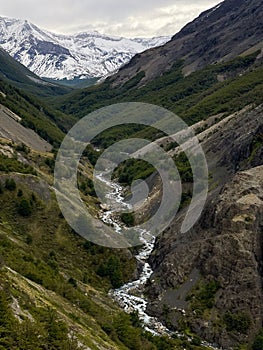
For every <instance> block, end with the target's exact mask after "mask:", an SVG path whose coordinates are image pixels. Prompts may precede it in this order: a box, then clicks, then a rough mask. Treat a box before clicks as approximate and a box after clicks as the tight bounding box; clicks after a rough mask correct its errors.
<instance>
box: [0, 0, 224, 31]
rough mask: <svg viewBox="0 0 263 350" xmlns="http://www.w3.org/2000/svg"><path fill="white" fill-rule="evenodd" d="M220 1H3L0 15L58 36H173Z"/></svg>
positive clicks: (0, 5) (0, 0)
mask: <svg viewBox="0 0 263 350" xmlns="http://www.w3.org/2000/svg"><path fill="white" fill-rule="evenodd" d="M219 2H220V0H196V1H193V0H162V1H160V0H132V1H129V2H128V3H127V2H125V1H124V0H96V1H91V0H73V1H72V0H46V1H45V2H44V1H42V0H41V1H40V0H23V1H21V0H9V1H7V0H0V9H1V10H0V15H1V16H8V17H15V18H21V19H27V20H29V21H30V22H33V23H34V24H36V25H38V26H39V27H41V28H45V29H48V30H51V31H54V32H57V33H76V32H80V31H85V30H91V29H96V30H98V31H99V32H101V33H106V34H110V35H118V36H126V37H152V36H159V35H173V34H175V33H176V32H178V31H179V30H180V29H181V28H182V27H183V26H184V25H185V24H186V23H187V22H189V21H191V20H193V19H194V18H195V17H196V16H198V15H199V14H200V13H201V12H202V11H204V10H206V9H208V8H210V7H213V6H214V5H216V4H218V3H219Z"/></svg>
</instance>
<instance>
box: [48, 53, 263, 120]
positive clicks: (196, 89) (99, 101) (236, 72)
mask: <svg viewBox="0 0 263 350" xmlns="http://www.w3.org/2000/svg"><path fill="white" fill-rule="evenodd" d="M257 55H258V52H257V53H254V54H252V55H250V56H247V57H238V58H236V59H235V60H233V61H230V62H227V63H224V64H215V65H211V66H207V67H206V68H204V69H202V70H200V71H198V72H195V73H192V74H191V75H189V76H186V77H184V76H183V74H182V67H183V64H182V62H177V63H176V64H175V65H174V66H173V68H172V69H171V70H170V71H169V72H167V73H165V74H164V75H163V76H160V77H158V78H156V79H154V80H153V81H151V82H149V83H148V84H146V85H145V86H142V87H140V88H137V84H138V82H139V81H140V80H141V79H142V77H143V73H142V72H141V73H139V74H138V75H137V76H135V77H134V78H133V79H131V80H130V81H128V82H127V83H126V84H124V85H123V86H119V87H117V88H112V86H111V80H110V79H108V80H106V81H105V82H104V83H103V84H101V85H98V86H93V87H91V88H88V89H85V90H80V91H79V92H75V93H71V94H69V95H66V96H63V97H60V98H58V99H56V101H54V103H55V105H56V107H57V108H59V109H60V110H61V111H63V112H65V113H68V114H71V115H74V116H77V117H83V116H84V115H86V114H88V113H89V112H91V111H93V110H95V109H98V108H100V107H103V106H107V105H109V104H113V103H118V102H125V101H129V102H131V101H139V102H147V103H153V104H157V105H159V106H163V107H165V108H167V109H169V110H171V111H173V112H175V113H177V114H178V115H179V116H180V117H183V118H184V119H185V120H186V121H187V122H188V123H189V124H192V123H194V122H197V121H199V120H201V119H206V118H207V117H209V116H211V115H213V114H217V113H219V112H226V113H230V112H232V111H235V110H239V109H241V108H242V107H244V106H245V105H246V104H249V103H260V102H262V101H263V93H262V91H263V66H262V62H261V63H259V62H257V63H256V64H255V62H256V57H257ZM219 101H220V106H219Z"/></svg>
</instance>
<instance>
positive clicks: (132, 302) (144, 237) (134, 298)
mask: <svg viewBox="0 0 263 350" xmlns="http://www.w3.org/2000/svg"><path fill="white" fill-rule="evenodd" d="M97 178H98V179H99V180H100V181H102V182H103V183H104V184H106V185H107V186H108V187H109V192H108V194H107V195H106V198H108V199H110V202H111V204H112V205H111V208H109V210H106V211H104V212H103V213H101V219H102V221H103V222H105V223H106V224H109V225H111V226H113V227H114V229H115V231H116V232H117V233H121V231H122V224H121V223H120V222H118V221H117V219H116V216H115V213H116V211H119V210H120V206H121V207H122V208H123V209H125V208H130V206H129V205H128V204H127V203H125V202H124V198H123V196H122V192H123V188H122V187H121V186H120V185H118V184H117V183H115V182H109V181H107V180H106V179H104V177H103V174H100V175H98V176H97ZM114 204H115V205H116V207H115V205H114ZM116 208H117V209H116ZM138 233H139V237H140V241H141V243H142V245H143V247H142V248H141V249H140V251H139V253H138V255H136V259H137V261H138V262H139V263H140V265H141V266H142V269H141V273H140V275H139V278H138V279H137V280H135V281H132V282H129V283H127V284H124V285H123V286H122V287H120V288H119V289H115V290H111V291H110V295H111V297H112V298H113V299H114V300H116V301H117V302H118V303H119V305H120V306H121V307H122V308H123V309H124V310H125V311H126V312H128V313H131V312H134V311H135V312H138V316H139V319H140V320H141V321H142V323H143V325H144V328H145V329H146V330H147V331H149V332H151V333H152V334H154V335H162V334H171V331H169V330H168V329H167V328H166V327H165V326H164V325H163V324H162V323H161V322H160V321H158V320H157V319H156V318H155V317H152V316H149V315H148V314H147V312H146V308H147V300H146V299H145V297H144V294H143V293H144V287H145V284H146V282H147V281H148V279H149V278H150V276H151V275H152V273H153V271H152V269H151V267H150V265H149V263H148V262H147V261H148V259H149V257H150V255H151V253H152V251H153V248H154V242H155V237H154V236H152V235H151V234H150V233H149V232H147V231H145V230H142V229H139V228H138Z"/></svg>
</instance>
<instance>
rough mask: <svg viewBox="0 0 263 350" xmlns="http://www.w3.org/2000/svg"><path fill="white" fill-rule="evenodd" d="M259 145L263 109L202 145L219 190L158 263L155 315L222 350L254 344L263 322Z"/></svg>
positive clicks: (167, 244) (164, 241) (166, 241)
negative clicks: (186, 329) (191, 226)
mask: <svg viewBox="0 0 263 350" xmlns="http://www.w3.org/2000/svg"><path fill="white" fill-rule="evenodd" d="M260 140H262V107H259V108H257V109H255V110H247V111H243V112H241V113H240V114H238V115H236V117H234V118H233V119H231V120H230V121H229V122H228V123H227V124H226V125H225V126H224V127H222V128H221V129H220V130H218V131H216V132H214V134H213V135H212V136H211V137H210V138H208V139H206V140H204V141H203V147H204V149H205V151H206V153H207V158H208V162H209V170H210V171H211V172H212V174H213V176H214V181H216V183H217V186H216V187H215V188H214V189H213V190H211V191H210V193H209V196H208V200H207V203H206V207H205V209H204V212H203V214H202V216H201V218H200V220H199V221H198V222H197V224H196V225H195V226H194V227H193V228H192V229H191V230H190V231H188V232H187V233H186V234H181V233H180V232H179V229H180V227H181V225H180V222H181V221H182V220H183V217H184V215H185V212H184V211H181V212H179V214H178V215H177V217H176V219H175V221H174V223H173V224H172V226H171V227H170V228H169V229H168V230H166V231H165V232H164V233H163V235H162V236H161V237H160V238H159V239H157V242H156V246H155V250H154V253H153V255H152V257H151V265H152V268H153V270H154V273H153V275H152V276H151V279H150V282H149V284H148V288H147V292H148V294H149V298H150V299H151V302H150V304H149V308H148V310H149V312H150V313H151V314H153V315H155V316H158V317H160V318H161V319H162V320H164V321H166V322H167V324H169V325H170V326H171V327H174V328H175V329H177V328H179V329H180V328H181V329H184V328H186V327H190V328H191V329H192V331H193V332H195V333H197V334H198V335H199V336H201V337H202V338H203V339H206V340H208V341H209V342H212V343H216V344H219V345H220V346H221V347H222V348H223V349H232V348H234V347H235V346H236V345H238V344H242V343H248V344H251V343H252V342H253V339H254V337H255V335H256V334H257V333H258V331H259V330H260V329H261V327H262V322H263V291H262V276H263V269H262V263H263V261H262V248H263V236H262V233H263V165H261V164H262V157H261V155H262V141H260ZM255 145H256V146H255Z"/></svg>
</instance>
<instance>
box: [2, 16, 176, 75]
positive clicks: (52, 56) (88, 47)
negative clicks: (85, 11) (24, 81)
mask: <svg viewBox="0 0 263 350" xmlns="http://www.w3.org/2000/svg"><path fill="white" fill-rule="evenodd" d="M170 39H171V37H156V38H150V39H147V38H135V39H127V38H123V37H111V36H108V35H103V34H100V33H98V32H96V31H93V32H83V33H78V34H74V35H62V34H55V33H51V32H49V31H46V30H42V29H40V28H38V27H37V26H36V25H34V24H32V23H30V22H28V21H27V20H19V19H12V18H6V17H0V45H1V46H2V47H3V49H5V50H6V51H7V52H8V53H9V54H10V55H11V56H12V57H14V58H15V59H16V60H17V61H19V62H20V63H22V64H23V65H24V66H26V67H27V68H28V69H30V70H31V71H32V72H34V73H35V74H37V75H38V76H40V77H43V78H50V79H57V80H61V79H68V80H71V79H74V78H80V79H85V78H94V77H103V76H107V75H110V74H112V73H113V72H115V71H116V70H118V69H119V68H120V67H121V66H123V65H124V64H126V63H128V62H129V61H130V60H131V58H132V57H133V56H134V55H135V54H137V53H140V52H143V51H145V50H147V49H149V48H152V47H156V46H161V45H163V44H165V43H166V42H167V41H169V40H170Z"/></svg>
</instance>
